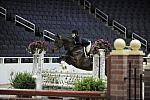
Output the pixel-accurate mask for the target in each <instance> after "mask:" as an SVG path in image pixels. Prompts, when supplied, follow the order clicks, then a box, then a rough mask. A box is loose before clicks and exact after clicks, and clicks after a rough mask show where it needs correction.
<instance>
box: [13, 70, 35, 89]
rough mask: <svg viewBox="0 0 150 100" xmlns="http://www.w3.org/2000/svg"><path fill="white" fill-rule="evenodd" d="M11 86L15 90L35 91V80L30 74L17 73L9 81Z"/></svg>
mask: <svg viewBox="0 0 150 100" xmlns="http://www.w3.org/2000/svg"><path fill="white" fill-rule="evenodd" d="M11 86H13V87H14V88H16V89H35V87H36V83H35V78H33V77H32V75H31V74H30V73H27V72H24V73H21V72H19V73H17V74H16V75H15V77H14V78H13V79H11Z"/></svg>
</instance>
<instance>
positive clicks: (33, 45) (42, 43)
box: [28, 41, 48, 54]
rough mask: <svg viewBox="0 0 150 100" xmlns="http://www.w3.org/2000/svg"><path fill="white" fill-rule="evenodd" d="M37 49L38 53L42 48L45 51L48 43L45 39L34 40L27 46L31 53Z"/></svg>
mask: <svg viewBox="0 0 150 100" xmlns="http://www.w3.org/2000/svg"><path fill="white" fill-rule="evenodd" d="M37 49H38V50H40V51H39V53H41V52H42V51H43V50H44V51H47V49H48V43H47V42H45V41H35V42H32V43H30V44H29V46H28V51H29V52H30V53H32V54H34V53H35V51H36V50H37Z"/></svg>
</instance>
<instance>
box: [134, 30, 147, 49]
mask: <svg viewBox="0 0 150 100" xmlns="http://www.w3.org/2000/svg"><path fill="white" fill-rule="evenodd" d="M132 39H138V40H139V41H140V42H141V44H142V45H143V46H145V51H147V40H146V39H144V38H142V37H141V36H139V35H137V34H136V33H132Z"/></svg>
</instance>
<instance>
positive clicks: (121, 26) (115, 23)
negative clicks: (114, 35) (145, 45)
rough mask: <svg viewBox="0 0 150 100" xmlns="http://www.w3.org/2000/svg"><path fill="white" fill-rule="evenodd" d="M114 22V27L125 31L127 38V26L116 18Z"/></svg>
mask: <svg viewBox="0 0 150 100" xmlns="http://www.w3.org/2000/svg"><path fill="white" fill-rule="evenodd" d="M112 24H113V27H114V28H117V29H118V30H120V31H121V32H123V33H124V37H125V39H126V38H127V29H126V27H125V26H123V25H122V24H120V23H119V22H117V21H115V20H113V22H112ZM122 28H123V29H122Z"/></svg>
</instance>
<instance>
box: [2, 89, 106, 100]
mask: <svg viewBox="0 0 150 100" xmlns="http://www.w3.org/2000/svg"><path fill="white" fill-rule="evenodd" d="M0 94H3V95H29V96H49V97H77V98H82V100H85V99H87V98H91V99H90V100H92V99H94V100H95V99H96V100H97V99H98V100H106V93H105V92H101V91H66V90H63V91H58V90H31V89H0ZM83 98H85V99H83ZM7 99H9V96H7ZM10 99H11V98H10ZM13 99H15V100H16V99H17V98H13ZM20 99H21V100H43V99H42V98H41V99H40V98H25V99H22V98H20ZM62 99H63V98H62ZM3 100H4V99H3ZM11 100H12V99H11ZM44 100H45V99H44ZM54 100H55V99H54Z"/></svg>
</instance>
